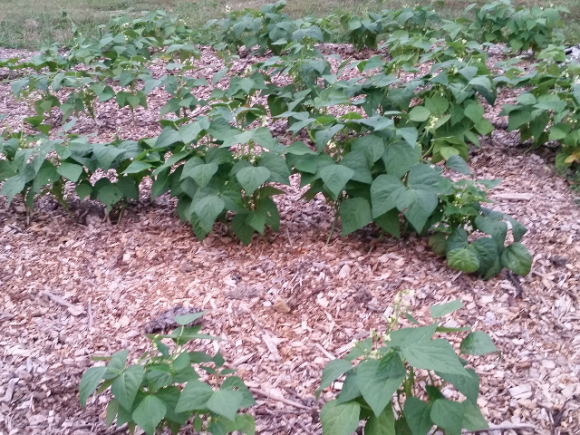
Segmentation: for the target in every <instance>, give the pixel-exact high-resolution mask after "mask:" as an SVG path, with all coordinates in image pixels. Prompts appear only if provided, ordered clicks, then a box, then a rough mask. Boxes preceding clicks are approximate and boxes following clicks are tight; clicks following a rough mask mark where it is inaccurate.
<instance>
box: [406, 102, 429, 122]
mask: <svg viewBox="0 0 580 435" xmlns="http://www.w3.org/2000/svg"><path fill="white" fill-rule="evenodd" d="M430 116H431V112H430V111H429V109H427V108H426V107H423V106H415V107H413V108H412V109H411V111H410V112H409V119H410V120H411V121H413V122H425V121H427V120H428V119H429V117H430Z"/></svg>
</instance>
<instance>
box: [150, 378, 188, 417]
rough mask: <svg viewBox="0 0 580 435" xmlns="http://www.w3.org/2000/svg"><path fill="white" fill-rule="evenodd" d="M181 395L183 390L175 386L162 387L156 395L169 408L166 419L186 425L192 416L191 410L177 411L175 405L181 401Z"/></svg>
mask: <svg viewBox="0 0 580 435" xmlns="http://www.w3.org/2000/svg"><path fill="white" fill-rule="evenodd" d="M180 396H181V391H180V390H179V388H177V387H175V386H169V387H165V388H162V389H161V390H159V391H157V392H156V393H155V397H157V398H158V399H159V400H161V401H162V402H163V404H164V405H165V408H166V409H167V411H166V413H165V419H167V420H169V421H171V422H175V423H178V424H179V425H184V424H185V422H186V421H187V420H189V418H190V417H191V411H190V412H182V413H178V412H175V407H176V406H177V403H178V402H179V398H180Z"/></svg>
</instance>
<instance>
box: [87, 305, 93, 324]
mask: <svg viewBox="0 0 580 435" xmlns="http://www.w3.org/2000/svg"><path fill="white" fill-rule="evenodd" d="M87 317H88V318H89V332H91V329H93V307H92V304H91V298H89V306H88V307H87Z"/></svg>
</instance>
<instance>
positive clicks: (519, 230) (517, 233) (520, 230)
mask: <svg viewBox="0 0 580 435" xmlns="http://www.w3.org/2000/svg"><path fill="white" fill-rule="evenodd" d="M504 219H505V220H507V221H508V222H509V223H510V224H511V226H512V234H513V236H514V241H515V242H519V241H520V240H522V237H524V234H526V233H527V231H528V229H527V228H526V227H525V225H523V224H522V223H521V222H519V221H517V220H516V219H514V218H512V217H511V216H507V215H506V216H504Z"/></svg>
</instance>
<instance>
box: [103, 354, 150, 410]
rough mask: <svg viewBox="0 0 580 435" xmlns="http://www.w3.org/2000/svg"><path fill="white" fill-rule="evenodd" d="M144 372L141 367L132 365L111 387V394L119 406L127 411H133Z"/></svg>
mask: <svg viewBox="0 0 580 435" xmlns="http://www.w3.org/2000/svg"><path fill="white" fill-rule="evenodd" d="M143 377H144V371H143V367H142V366H140V365H132V366H129V367H128V368H127V370H125V371H124V372H123V374H121V376H119V377H118V378H117V379H116V380H115V382H113V385H112V386H111V392H112V393H113V395H114V396H115V398H116V399H117V400H118V401H119V404H120V405H121V406H122V407H123V408H125V409H127V410H131V409H133V402H134V400H135V396H137V391H138V390H139V387H140V386H141V382H142V381H143Z"/></svg>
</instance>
